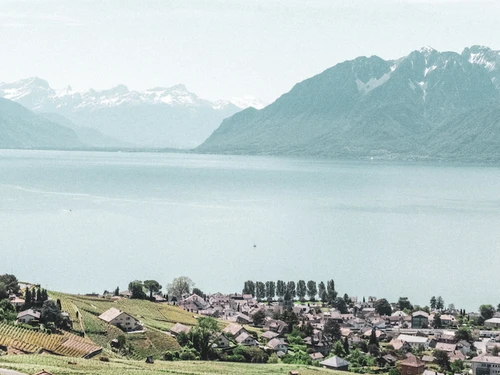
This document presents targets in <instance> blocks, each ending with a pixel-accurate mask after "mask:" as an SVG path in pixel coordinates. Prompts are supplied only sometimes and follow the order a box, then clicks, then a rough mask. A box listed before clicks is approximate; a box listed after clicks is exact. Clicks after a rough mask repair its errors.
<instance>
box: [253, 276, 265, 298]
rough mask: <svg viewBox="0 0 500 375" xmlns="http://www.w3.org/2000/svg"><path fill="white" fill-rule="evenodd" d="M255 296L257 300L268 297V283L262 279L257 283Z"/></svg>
mask: <svg viewBox="0 0 500 375" xmlns="http://www.w3.org/2000/svg"><path fill="white" fill-rule="evenodd" d="M255 296H256V297H257V301H261V300H263V299H264V298H265V297H266V285H265V284H264V283H263V282H262V281H257V282H256V283H255Z"/></svg>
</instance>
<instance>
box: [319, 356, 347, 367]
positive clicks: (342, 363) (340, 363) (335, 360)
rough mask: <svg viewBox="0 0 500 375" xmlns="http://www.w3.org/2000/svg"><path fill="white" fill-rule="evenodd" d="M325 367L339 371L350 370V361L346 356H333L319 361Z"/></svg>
mask: <svg viewBox="0 0 500 375" xmlns="http://www.w3.org/2000/svg"><path fill="white" fill-rule="evenodd" d="M319 364H320V365H321V366H323V367H324V368H328V369H331V370H339V371H348V370H349V362H348V361H346V360H345V359H344V358H340V357H338V356H336V355H335V356H333V357H331V358H328V359H327V360H324V361H323V362H320V363H319Z"/></svg>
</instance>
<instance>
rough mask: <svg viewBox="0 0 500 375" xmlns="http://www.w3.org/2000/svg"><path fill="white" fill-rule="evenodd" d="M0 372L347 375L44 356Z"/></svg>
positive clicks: (10, 360)
mask: <svg viewBox="0 0 500 375" xmlns="http://www.w3.org/2000/svg"><path fill="white" fill-rule="evenodd" d="M68 362H74V363H75V364H69V363H68ZM0 368H8V369H13V370H17V371H20V372H24V373H27V374H34V373H36V372H39V371H41V370H42V369H45V370H47V371H49V372H51V373H53V374H54V375H75V374H79V375H87V374H88V375H90V374H103V375H111V374H120V375H139V374H141V375H160V374H184V375H188V374H191V375H211V374H214V375H215V374H217V375H222V374H224V375H233V374H234V375H240V374H241V375H275V374H276V375H277V374H288V373H289V371H290V370H298V371H299V373H300V375H313V374H316V375H322V374H331V375H342V374H345V372H344V373H342V372H338V371H331V370H325V369H321V368H319V367H309V366H301V365H285V364H272V365H271V364H245V363H228V362H202V361H185V362H184V361H183V362H165V361H156V362H155V363H154V364H146V363H145V362H143V361H130V360H120V359H110V362H101V361H99V360H98V359H97V358H96V359H88V360H85V359H73V358H67V357H66V358H65V357H55V356H43V355H23V356H10V355H9V356H1V357H0Z"/></svg>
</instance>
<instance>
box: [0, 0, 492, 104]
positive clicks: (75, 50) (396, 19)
mask: <svg viewBox="0 0 500 375" xmlns="http://www.w3.org/2000/svg"><path fill="white" fill-rule="evenodd" d="M473 44H482V45H487V46H489V47H491V48H494V49H500V1H498V0H317V1H314V0H301V1H298V0H192V1H190V0H158V1H154V0H149V1H145V0H144V1H139V0H137V1H132V0H130V1H126V0H106V1H91V0H67V1H63V0H60V1H56V0H45V1H33V0H31V1H28V0H0V46H1V47H2V53H1V54H2V55H1V58H0V81H4V82H10V81H13V80H17V79H20V78H25V77H29V76H39V77H41V78H44V79H46V80H48V81H49V83H50V84H51V86H52V87H54V88H63V87H65V86H67V85H71V86H72V87H73V89H76V90H83V89H88V88H90V87H93V88H108V87H111V86H113V85H116V84H119V83H123V84H126V85H127V86H129V88H131V89H145V88H149V87H154V86H171V85H174V84H178V83H184V84H186V85H187V87H188V88H189V89H190V90H191V91H193V92H195V93H197V94H198V95H199V96H201V97H204V98H210V99H227V98H231V97H234V96H243V95H245V94H250V95H254V96H257V97H259V98H261V99H262V100H264V101H266V102H271V101H273V100H274V99H276V98H277V97H278V96H279V95H281V94H283V93H284V92H287V91H288V90H290V88H291V87H292V86H293V85H294V84H295V83H297V82H299V81H301V80H303V79H305V78H308V77H310V76H312V75H314V74H317V73H320V72H321V71H323V70H325V69H326V68H328V67H330V66H333V65H335V64H336V63H338V62H341V61H344V60H346V59H352V58H355V57H357V56H360V55H379V56H381V57H383V58H397V57H401V56H403V55H406V54H408V53H409V52H410V51H412V50H415V49H419V48H420V47H422V46H427V45H430V46H432V47H434V48H436V49H438V50H452V51H462V50H463V48H464V47H465V46H470V45H473Z"/></svg>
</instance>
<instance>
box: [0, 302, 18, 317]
mask: <svg viewBox="0 0 500 375" xmlns="http://www.w3.org/2000/svg"><path fill="white" fill-rule="evenodd" d="M16 319H17V314H16V308H15V307H14V305H12V304H11V303H10V301H9V300H8V299H3V300H1V301H0V322H6V323H10V322H13V321H15V320H16Z"/></svg>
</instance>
